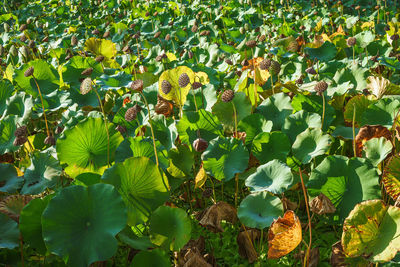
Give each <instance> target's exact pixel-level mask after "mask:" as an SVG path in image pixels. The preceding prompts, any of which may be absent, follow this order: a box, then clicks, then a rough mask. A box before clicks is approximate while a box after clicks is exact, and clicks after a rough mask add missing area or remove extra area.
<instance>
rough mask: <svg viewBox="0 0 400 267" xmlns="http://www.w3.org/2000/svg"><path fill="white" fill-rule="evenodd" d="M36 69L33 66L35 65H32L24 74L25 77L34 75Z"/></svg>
mask: <svg viewBox="0 0 400 267" xmlns="http://www.w3.org/2000/svg"><path fill="white" fill-rule="evenodd" d="M34 71H35V69H34V68H33V66H30V67H29V68H27V69H26V71H25V72H24V76H25V77H29V76H32V75H33V72H34Z"/></svg>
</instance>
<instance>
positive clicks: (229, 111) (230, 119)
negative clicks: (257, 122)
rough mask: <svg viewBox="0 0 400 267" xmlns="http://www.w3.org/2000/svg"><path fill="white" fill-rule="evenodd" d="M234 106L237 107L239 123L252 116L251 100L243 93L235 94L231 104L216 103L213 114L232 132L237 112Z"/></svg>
mask: <svg viewBox="0 0 400 267" xmlns="http://www.w3.org/2000/svg"><path fill="white" fill-rule="evenodd" d="M232 104H233V105H235V109H236V119H237V122H240V121H241V120H242V119H244V118H245V117H247V116H248V115H250V114H251V103H250V100H249V99H248V98H247V96H246V94H245V93H243V92H237V93H235V97H234V98H233V100H232V101H231V102H223V101H218V102H217V103H215V104H214V106H213V108H212V111H213V113H214V114H215V115H216V116H217V117H218V119H219V121H220V122H221V123H222V124H223V125H224V127H226V128H228V129H229V130H230V131H233V129H234V127H235V111H234V108H233V105H232Z"/></svg>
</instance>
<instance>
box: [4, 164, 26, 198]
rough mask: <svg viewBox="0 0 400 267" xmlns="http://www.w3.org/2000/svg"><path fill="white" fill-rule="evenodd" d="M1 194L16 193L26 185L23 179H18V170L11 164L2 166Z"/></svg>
mask: <svg viewBox="0 0 400 267" xmlns="http://www.w3.org/2000/svg"><path fill="white" fill-rule="evenodd" d="M0 173H1V176H0V192H4V193H9V194H12V193H15V192H16V191H17V190H18V189H20V188H21V186H22V185H23V183H24V179H23V178H18V174H17V170H16V169H15V167H14V166H13V165H11V164H5V163H1V164H0Z"/></svg>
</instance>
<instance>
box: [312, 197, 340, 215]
mask: <svg viewBox="0 0 400 267" xmlns="http://www.w3.org/2000/svg"><path fill="white" fill-rule="evenodd" d="M310 209H311V211H312V212H314V213H316V214H318V215H322V214H327V213H334V212H335V211H336V208H335V206H334V205H333V203H332V201H331V200H330V199H329V198H328V197H327V196H325V195H324V194H323V193H321V194H319V196H317V197H316V198H314V199H313V200H312V201H311V202H310Z"/></svg>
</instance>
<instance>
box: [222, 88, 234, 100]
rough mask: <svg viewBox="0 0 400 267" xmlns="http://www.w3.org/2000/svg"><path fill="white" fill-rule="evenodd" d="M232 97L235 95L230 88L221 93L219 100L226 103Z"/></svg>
mask: <svg viewBox="0 0 400 267" xmlns="http://www.w3.org/2000/svg"><path fill="white" fill-rule="evenodd" d="M234 97H235V92H234V91H233V90H231V89H228V90H225V91H224V92H223V93H222V96H221V100H222V101H223V102H226V103H227V102H231V101H232V99H233V98H234Z"/></svg>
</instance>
